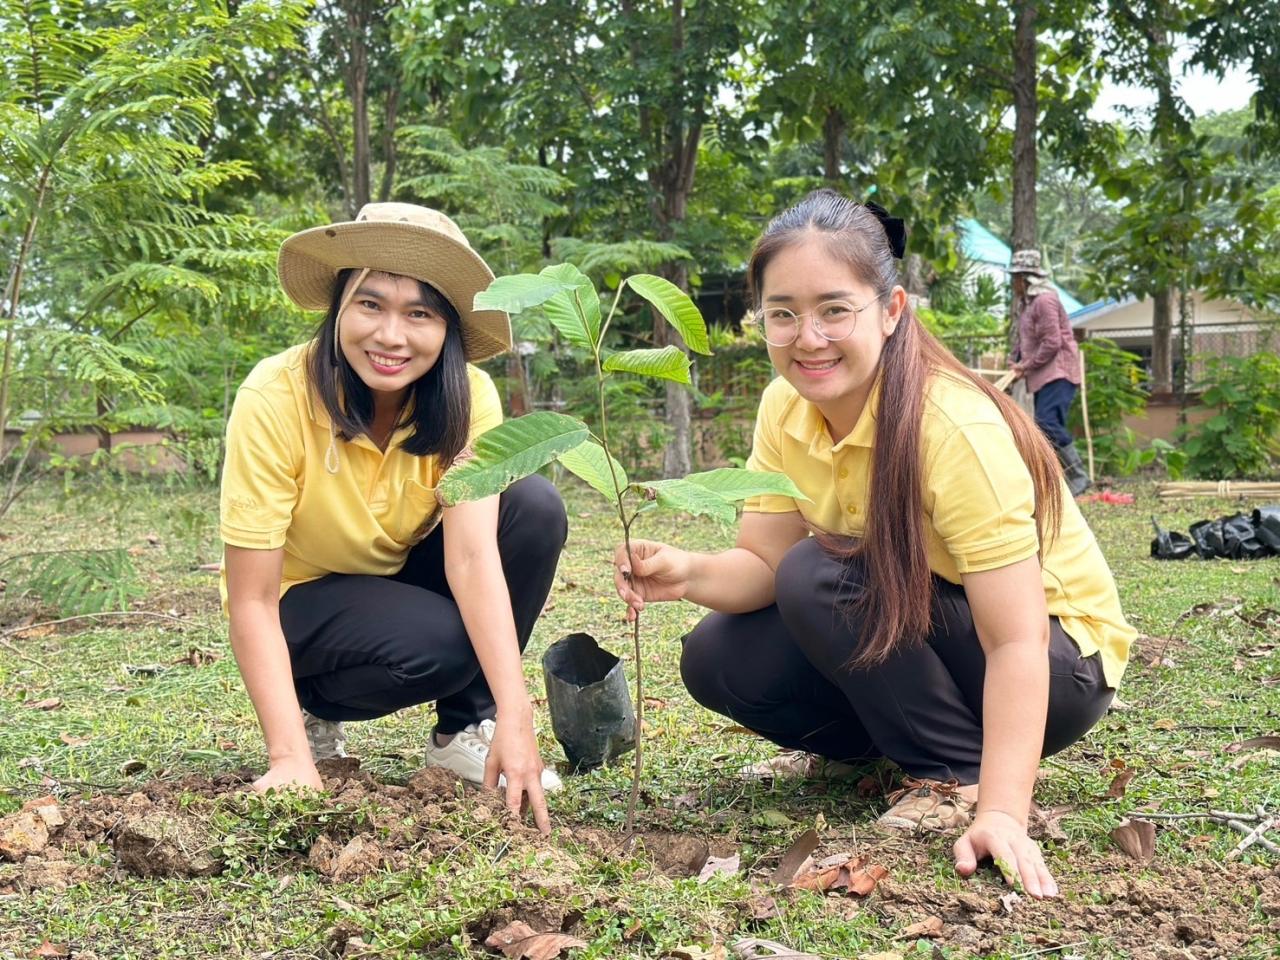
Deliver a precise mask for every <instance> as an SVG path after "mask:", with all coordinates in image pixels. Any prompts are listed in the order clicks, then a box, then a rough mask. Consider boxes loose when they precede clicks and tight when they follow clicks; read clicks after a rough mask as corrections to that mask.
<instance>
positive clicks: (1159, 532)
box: [1151, 517, 1192, 560]
mask: <svg viewBox="0 0 1280 960" xmlns="http://www.w3.org/2000/svg"><path fill="white" fill-rule="evenodd" d="M1151 525H1152V526H1153V527H1155V528H1156V536H1155V539H1154V540H1152V541H1151V556H1153V557H1155V558H1156V559H1157V560H1185V559H1187V557H1189V556H1191V551H1192V545H1191V541H1190V540H1188V539H1187V538H1186V536H1185V535H1184V534H1181V533H1178V532H1177V531H1176V530H1172V531H1171V530H1166V529H1165V528H1164V527H1162V526H1160V524H1159V523H1158V522H1156V518H1155V517H1152V518H1151Z"/></svg>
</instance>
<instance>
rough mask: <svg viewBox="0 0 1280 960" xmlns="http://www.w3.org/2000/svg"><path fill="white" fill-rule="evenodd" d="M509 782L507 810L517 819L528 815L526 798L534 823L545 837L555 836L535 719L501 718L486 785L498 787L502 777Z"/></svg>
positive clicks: (485, 772) (490, 755)
mask: <svg viewBox="0 0 1280 960" xmlns="http://www.w3.org/2000/svg"><path fill="white" fill-rule="evenodd" d="M499 774H502V775H503V776H505V777H506V778H507V786H506V791H507V809H508V810H510V811H511V812H512V813H513V814H515V816H516V817H517V818H520V817H521V816H522V814H523V813H524V809H525V804H526V798H527V803H528V806H529V808H530V809H531V810H533V822H534V823H536V824H537V825H538V829H539V830H540V831H542V833H543V835H546V834H549V833H550V832H551V818H550V817H549V816H548V815H547V801H546V798H545V797H543V795H542V757H540V756H539V755H538V741H537V738H536V737H535V736H534V733H533V717H532V715H530V716H529V717H527V718H519V719H508V720H507V721H506V722H505V723H504V722H503V719H502V717H501V716H499V717H498V722H497V728H496V729H495V730H494V732H493V743H492V744H490V746H489V759H488V760H487V761H485V765H484V785H485V786H486V787H491V788H492V787H497V785H498V775H499Z"/></svg>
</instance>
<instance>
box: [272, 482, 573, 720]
mask: <svg viewBox="0 0 1280 960" xmlns="http://www.w3.org/2000/svg"><path fill="white" fill-rule="evenodd" d="M567 531H568V521H567V520H566V518H565V510H564V503H563V502H562V501H561V500H560V494H559V493H558V492H556V488H555V487H554V486H552V485H551V483H550V482H549V481H547V480H546V479H544V478H543V477H539V476H531V477H527V478H525V479H524V480H521V481H519V482H517V483H514V484H512V485H511V486H510V487H509V488H508V489H507V490H506V491H505V492H504V493H503V494H502V495H501V497H500V498H499V507H498V553H499V555H500V556H501V558H502V572H503V575H504V576H505V578H506V581H507V591H508V593H509V594H510V596H511V611H512V613H513V614H514V616H515V623H516V636H517V638H518V639H519V642H520V650H521V651H522V652H523V650H524V648H525V644H527V643H528V642H529V636H530V635H531V634H532V633H533V625H534V623H535V622H536V621H537V619H538V615H539V614H540V613H541V612H542V607H543V604H544V603H545V602H546V599H547V595H548V594H549V593H550V592H551V584H552V581H553V580H554V579H555V574H556V563H557V561H558V560H559V558H560V551H561V549H562V548H563V547H564V542H565V536H566V534H567ZM280 624H281V626H282V627H283V629H284V636H285V640H286V641H287V643H288V645H289V659H290V661H291V663H292V666H293V680H294V686H295V688H296V689H297V692H298V701H299V703H301V705H302V707H303V708H304V709H305V710H307V711H309V712H310V713H313V714H315V715H316V716H317V717H321V718H323V719H325V720H371V719H373V718H374V717H381V716H385V715H386V714H388V713H394V712H395V711H396V710H400V709H402V708H404V707H408V706H412V705H414V704H417V703H426V702H427V701H429V700H434V701H435V702H436V713H437V715H438V723H437V726H436V729H437V730H438V731H439V732H440V733H442V734H451V733H457V732H458V731H459V730H461V729H462V728H463V727H466V726H467V725H469V724H472V723H476V722H477V721H479V720H483V719H488V718H491V717H493V716H494V714H495V713H496V706H495V704H494V701H493V694H492V693H490V692H489V685H488V683H486V682H485V679H484V674H483V673H481V671H480V661H479V660H478V659H477V658H476V654H475V649H474V648H473V647H472V645H471V639H470V638H469V637H468V636H467V631H466V629H465V628H464V627H463V625H462V617H461V615H460V614H459V613H458V606H457V604H456V603H454V600H453V594H452V593H451V592H450V591H449V584H448V581H447V580H446V579H445V571H444V529H443V524H441V525H439V526H437V527H436V529H435V530H434V531H433V532H432V533H431V534H430V535H429V536H428V537H427V538H426V539H425V540H423V541H422V542H421V543H419V544H417V545H416V546H414V547H413V548H412V549H411V550H410V551H409V556H408V558H407V559H406V561H405V565H404V567H403V569H401V571H400V572H399V573H398V574H396V575H395V576H393V577H373V576H353V575H346V574H337V573H335V574H330V575H329V576H327V577H322V578H321V579H319V580H312V581H310V582H308V583H303V584H299V585H298V586H296V587H292V588H291V589H290V590H289V592H288V593H286V594H285V595H284V597H283V598H282V599H281V601H280Z"/></svg>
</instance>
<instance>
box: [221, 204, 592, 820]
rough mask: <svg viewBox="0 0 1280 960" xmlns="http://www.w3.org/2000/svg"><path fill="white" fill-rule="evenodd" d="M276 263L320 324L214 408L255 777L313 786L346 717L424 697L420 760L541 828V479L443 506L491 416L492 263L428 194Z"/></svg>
mask: <svg viewBox="0 0 1280 960" xmlns="http://www.w3.org/2000/svg"><path fill="white" fill-rule="evenodd" d="M279 275H280V283H281V285H282V286H283V288H284V290H285V293H287V294H288V296H289V297H290V299H292V300H293V301H294V302H295V303H296V304H298V305H299V306H300V307H303V308H304V309H309V310H324V311H326V312H325V316H324V320H323V321H322V322H321V324H320V326H319V329H318V331H317V334H316V337H315V339H313V340H312V341H311V342H309V343H306V344H302V345H299V346H296V347H293V348H291V349H289V350H286V351H285V352H283V353H281V354H278V355H276V356H274V357H269V358H267V359H266V360H263V361H262V362H261V363H259V364H258V365H257V367H255V368H254V370H253V372H252V373H250V374H249V377H248V378H247V379H246V380H245V382H244V384H243V385H242V386H241V387H240V390H239V392H238V393H237V394H236V401H235V405H234V407H233V409H232V412H231V417H230V420H229V422H228V425H227V453H226V465H225V468H224V473H223V480H222V502H221V534H222V539H223V541H224V543H225V544H226V552H225V558H224V563H223V597H224V603H225V605H226V609H227V611H228V614H229V616H230V620H231V644H232V649H233V650H234V651H235V655H236V660H237V662H238V663H239V665H240V672H241V674H242V676H243V677H244V681H245V686H246V687H247V688H248V692H249V696H250V699H251V700H252V701H253V706H254V709H255V710H256V711H257V715H258V720H259V722H260V723H261V725H262V730H263V734H264V737H265V739H266V745H267V752H268V756H269V760H270V768H269V769H268V770H267V772H266V773H265V774H264V775H263V776H262V777H261V778H260V779H259V780H258V781H257V782H256V783H255V784H254V786H255V787H256V788H257V789H259V790H266V789H268V788H271V787H282V786H288V785H302V786H310V787H319V786H320V785H321V781H320V777H319V775H318V773H317V771H316V766H315V762H316V761H317V760H322V759H327V758H332V757H340V756H345V751H344V742H345V733H344V730H343V725H342V722H343V721H345V720H368V719H372V718H375V717H380V716H384V715H386V714H389V713H392V712H394V711H396V710H399V709H401V708H404V707H408V706H412V705H414V704H419V703H424V702H427V701H434V702H435V704H436V712H437V715H438V722H437V726H436V728H435V731H434V733H433V734H431V736H429V737H428V738H427V743H426V745H425V748H424V750H425V755H426V759H427V763H428V764H429V765H437V766H444V767H448V768H449V769H451V770H454V771H455V772H457V773H458V774H459V775H460V776H462V777H463V778H464V779H467V780H471V781H473V782H477V783H479V782H483V783H485V784H487V785H489V786H493V785H495V784H496V785H499V786H501V785H503V784H504V783H505V788H506V791H507V801H508V804H509V805H510V806H511V807H512V808H514V809H517V810H518V809H519V808H520V806H521V804H522V802H523V800H524V798H526V797H527V799H528V801H529V804H530V806H531V807H532V809H533V811H534V816H535V819H536V821H537V823H538V826H539V827H540V828H542V829H543V830H546V829H548V824H547V811H546V804H545V801H544V799H543V790H544V789H548V790H549V789H555V788H557V787H558V786H559V780H558V778H557V777H556V776H555V774H554V773H553V772H551V771H549V770H543V768H542V762H541V760H540V759H539V756H538V751H537V743H536V740H535V737H534V729H533V709H532V706H531V705H530V701H529V697H528V694H527V692H526V690H525V687H524V679H523V674H522V672H521V666H520V653H521V651H522V650H523V649H524V646H525V644H526V642H527V641H528V639H529V635H530V633H531V632H532V630H533V625H534V622H535V621H536V620H537V618H538V615H539V613H540V612H541V610H542V607H543V604H544V603H545V601H546V598H547V594H548V593H549V592H550V589H551V583H552V580H553V578H554V576H555V569H556V562H557V560H558V558H559V554H560V550H561V548H562V547H563V545H564V539H565V534H566V529H567V527H566V520H565V512H564V505H563V504H562V503H561V501H560V497H559V495H558V494H557V493H556V491H555V488H554V487H552V486H551V484H549V483H548V482H547V481H545V480H544V479H542V478H540V477H529V478H527V479H526V480H523V481H521V482H520V483H517V484H514V485H513V486H511V487H510V488H509V489H508V490H507V491H506V492H504V493H503V494H502V495H501V497H491V498H489V499H487V500H481V501H478V502H475V503H465V504H459V505H457V506H454V507H448V508H445V509H441V507H440V506H439V505H438V504H437V502H436V499H435V487H436V485H437V484H438V482H439V480H440V477H441V476H442V475H443V473H444V472H445V471H446V470H447V469H448V468H449V466H450V465H451V464H453V463H455V462H457V461H458V460H459V459H461V458H465V457H466V456H467V450H468V444H470V443H471V441H472V440H473V439H474V438H475V437H476V436H477V435H478V434H480V433H483V432H484V431H485V430H487V429H489V428H490V427H493V426H495V425H496V424H498V423H501V422H502V411H501V408H500V405H499V400H498V394H497V391H496V390H495V389H494V386H493V383H492V382H491V381H490V379H489V378H488V376H486V375H485V374H484V373H483V372H481V371H480V370H478V369H477V368H475V367H473V366H471V365H470V364H469V363H468V361H472V362H475V361H479V360H484V359H486V358H488V357H492V356H495V355H496V354H499V353H502V352H503V351H505V350H507V349H509V348H510V346H511V327H510V322H509V320H508V318H507V316H506V314H504V313H501V312H498V311H486V310H476V309H474V308H473V306H472V303H473V299H474V297H475V295H476V293H478V292H479V291H481V290H484V289H485V288H486V287H487V286H488V285H489V282H490V281H491V280H492V279H493V274H492V273H491V272H490V271H489V268H488V267H487V266H486V265H485V263H484V261H483V260H482V259H481V258H480V256H479V255H478V254H476V253H475V252H474V251H473V250H472V249H471V247H470V245H469V244H468V243H467V239H466V237H465V236H463V234H462V232H461V231H460V230H459V229H458V227H457V226H456V225H455V224H454V223H453V221H451V220H450V219H449V218H448V217H446V216H444V215H443V214H441V213H439V212H437V211H435V210H430V209H427V208H425V207H419V206H415V205H412V204H402V203H374V204H369V205H367V206H365V207H364V208H363V209H362V210H361V211H360V213H359V215H358V216H357V218H356V220H355V221H353V222H349V223H335V224H332V225H330V226H327V227H317V228H314V229H311V230H304V231H302V232H301V233H297V234H294V235H293V236H292V237H290V238H289V239H288V240H286V241H285V243H284V245H283V246H282V247H281V249H280V260H279Z"/></svg>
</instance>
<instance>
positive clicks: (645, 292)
mask: <svg viewBox="0 0 1280 960" xmlns="http://www.w3.org/2000/svg"><path fill="white" fill-rule="evenodd" d="M627 283H628V284H630V285H631V289H632V290H634V291H635V292H636V293H638V294H640V296H642V297H644V298H645V299H646V300H648V301H649V302H650V303H651V304H653V305H654V307H656V308H657V310H658V312H659V313H661V314H662V315H663V316H664V317H666V318H667V323H669V324H671V326H673V327H675V328H676V330H677V331H678V332H679V334H680V336H682V337H683V338H684V342H685V346H687V347H688V348H689V349H690V350H692V351H693V352H694V353H702V354H706V355H708V356H710V354H711V346H710V344H709V343H708V342H707V324H706V322H705V321H704V320H703V319H702V314H701V313H699V312H698V308H697V307H695V306H694V305H693V301H692V300H690V299H689V295H688V294H687V293H685V292H684V291H683V290H681V289H680V288H679V287H677V286H676V285H675V284H674V283H672V282H671V281H670V280H663V279H662V277H655V276H654V275H653V274H651V273H638V274H636V275H635V276H634V277H628V278H627Z"/></svg>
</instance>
